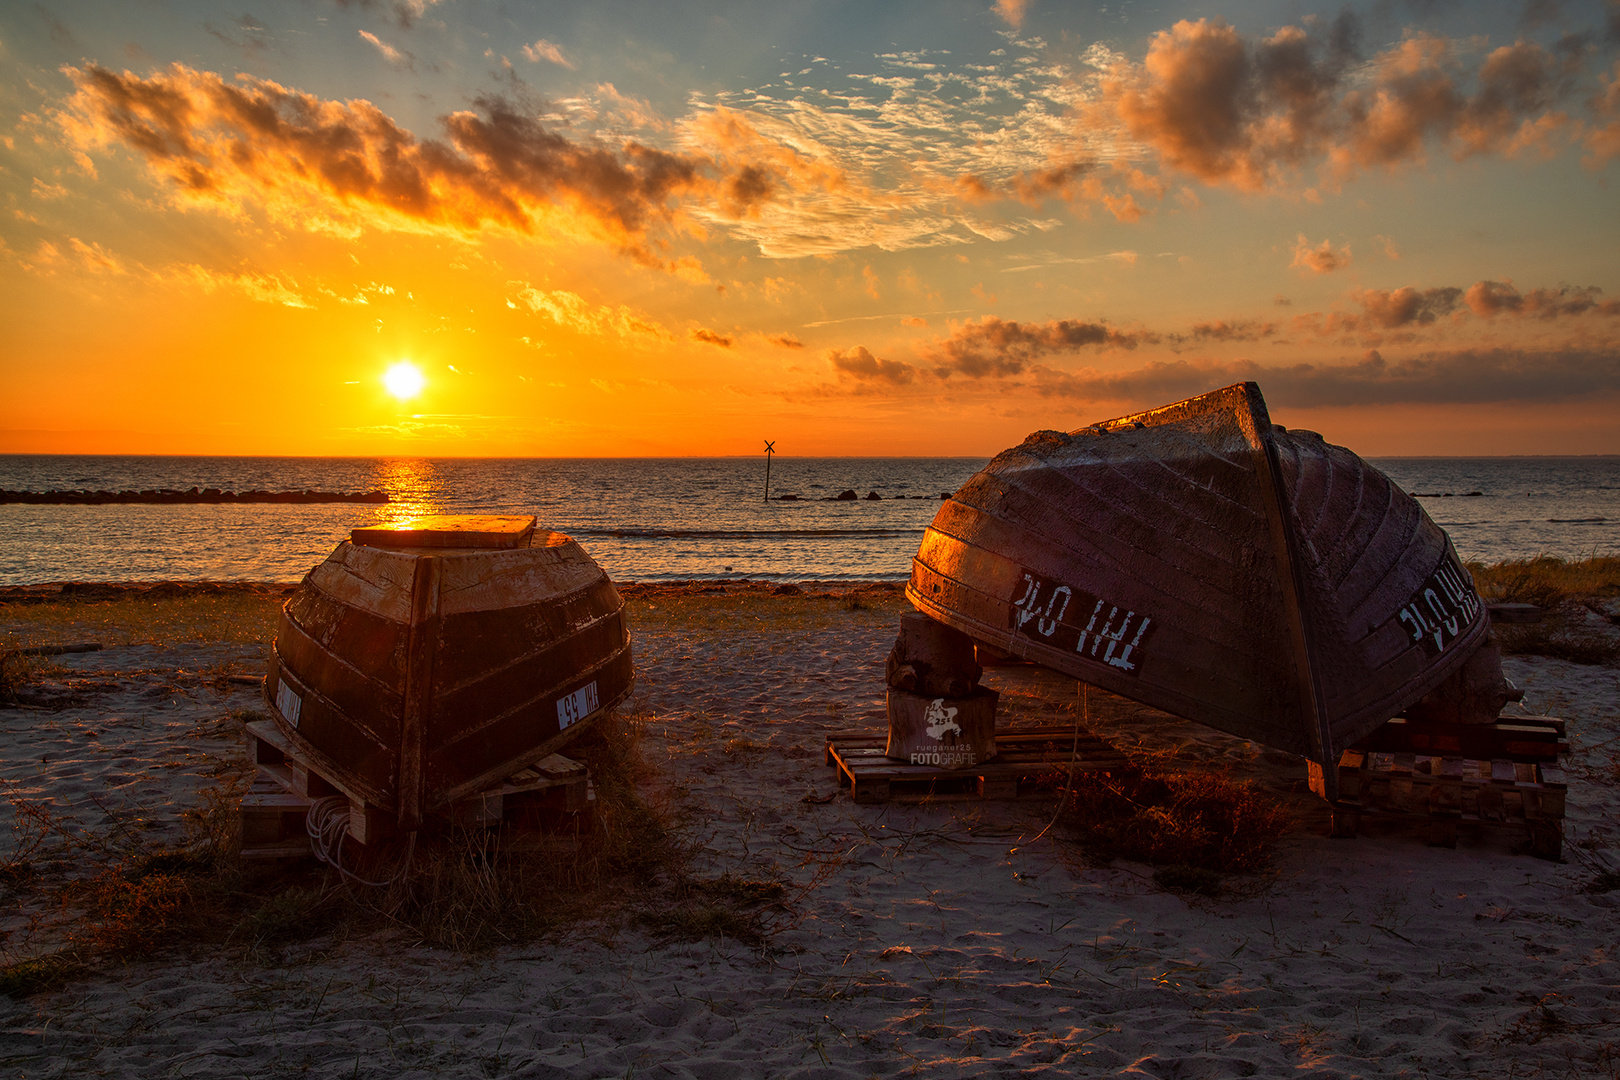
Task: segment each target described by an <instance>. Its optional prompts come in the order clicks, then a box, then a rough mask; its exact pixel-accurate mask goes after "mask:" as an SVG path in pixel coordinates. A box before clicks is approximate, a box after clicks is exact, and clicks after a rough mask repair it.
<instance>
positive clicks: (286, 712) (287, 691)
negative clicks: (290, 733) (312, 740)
mask: <svg viewBox="0 0 1620 1080" xmlns="http://www.w3.org/2000/svg"><path fill="white" fill-rule="evenodd" d="M276 708H277V709H279V710H281V715H282V716H284V717H286V718H287V723H289V724H291V725H292V726H293V727H297V726H298V714H299V713H301V712H303V711H304V699H303V698H301V697H299V696H298V693H297V691H295V690H294V689H293V688H292V687H290V686H288V685H287V684H286V683H284V682H283V683H278V684H277V685H276Z"/></svg>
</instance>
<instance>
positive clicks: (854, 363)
mask: <svg viewBox="0 0 1620 1080" xmlns="http://www.w3.org/2000/svg"><path fill="white" fill-rule="evenodd" d="M827 362H828V363H829V364H831V365H832V367H833V370H834V371H835V372H837V373H838V376H839V378H848V379H854V380H856V381H858V382H865V383H887V384H889V385H891V386H904V385H905V384H907V383H909V382H911V381H912V380H913V379H915V378H916V377H917V369H916V368H915V367H912V366H911V365H910V364H906V363H902V362H901V361H899V360H883V359H880V358H878V357H876V356H873V355H872V354H871V352H870V351H868V350H867V348H866V346H864V345H856V346H855V347H854V348H850V349H845V350H843V351H842V352H839V351H838V350H836V349H828V350H827Z"/></svg>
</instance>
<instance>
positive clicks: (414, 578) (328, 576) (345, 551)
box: [265, 532, 634, 829]
mask: <svg viewBox="0 0 1620 1080" xmlns="http://www.w3.org/2000/svg"><path fill="white" fill-rule="evenodd" d="M385 541H386V538H385V539H384V541H380V542H385ZM521 543H522V546H515V547H506V548H503V549H489V548H473V547H467V548H457V547H440V546H436V545H432V544H429V545H427V546H400V547H387V546H369V545H368V544H361V543H352V542H345V543H343V544H340V545H339V546H338V548H337V550H336V551H334V552H333V553H332V555H331V556H330V557H329V558H328V559H327V560H326V561H325V562H323V563H321V564H320V565H319V566H317V567H315V568H314V569H313V570H312V571H310V573H309V574H308V575H307V576H306V577H305V579H304V582H303V584H302V585H301V586H300V587H299V590H298V592H297V593H296V594H295V595H294V596H293V597H292V599H291V600H289V601H288V602H287V604H286V605H285V607H284V608H283V609H282V614H281V620H280V623H279V626H278V629H277V634H276V641H275V644H274V647H273V649H272V652H271V660H270V670H269V676H268V678H267V679H266V683H265V696H266V699H267V700H268V701H269V702H270V704H271V705H272V715H273V717H274V719H275V722H276V724H277V726H278V727H279V728H280V729H281V731H282V732H283V734H284V735H286V737H287V738H288V739H289V740H291V742H292V744H293V745H294V747H295V749H296V751H297V753H298V754H300V755H302V756H303V757H304V758H305V759H306V760H307V762H308V764H309V765H310V766H311V767H312V768H314V769H315V770H316V771H317V772H319V773H320V774H321V775H322V776H324V777H326V778H327V779H328V780H330V781H331V782H332V783H334V784H336V785H338V786H339V787H340V788H341V789H343V790H345V791H348V792H350V793H351V794H354V795H356V796H358V797H361V798H363V799H364V800H366V801H367V802H368V803H370V804H372V805H375V806H378V807H381V808H384V809H387V810H393V811H395V812H396V813H397V814H398V818H399V823H400V826H401V827H402V828H407V829H409V828H415V827H416V826H417V825H419V824H420V822H421V818H422V815H423V814H424V813H428V812H432V811H435V810H441V809H443V808H445V807H447V806H448V805H450V804H451V803H454V802H456V801H458V800H460V799H462V798H465V797H467V796H468V795H471V794H473V793H475V792H478V791H481V790H483V789H484V788H487V787H489V786H491V785H492V784H494V783H496V782H498V781H500V780H501V779H503V778H505V777H506V776H509V775H510V774H511V773H513V772H515V771H517V770H519V769H521V768H523V767H524V766H525V765H528V764H531V763H533V762H535V761H538V760H540V759H541V758H544V757H545V756H547V755H548V754H551V753H555V752H556V751H557V750H558V749H560V748H561V747H562V746H564V745H566V744H567V743H568V742H570V741H571V740H573V739H574V738H576V737H577V736H578V735H579V734H580V733H581V732H583V731H585V730H587V729H588V728H589V727H590V726H591V725H592V724H593V723H594V722H595V721H596V720H597V719H599V718H600V717H601V716H602V715H604V714H605V713H606V712H607V711H608V710H610V709H611V708H612V707H613V706H614V705H616V704H618V703H619V702H620V701H622V700H623V699H624V697H625V696H626V695H627V694H629V692H630V690H631V687H632V685H633V682H634V668H633V665H632V663H631V653H630V636H629V633H628V631H627V629H626V627H625V622H624V615H623V602H622V601H621V600H620V599H619V595H618V592H617V590H615V589H614V587H613V583H612V582H611V581H609V580H608V578H607V575H606V574H604V573H603V572H602V570H601V568H600V567H598V566H597V565H596V563H595V562H594V561H592V560H591V558H590V557H589V556H588V555H586V554H585V552H584V551H583V550H581V549H580V547H579V545H578V544H576V543H575V542H574V541H573V540H571V539H569V538H568V537H566V536H562V535H561V534H558V533H546V532H538V533H534V534H533V535H532V536H527V535H525V536H523V537H522V538H521Z"/></svg>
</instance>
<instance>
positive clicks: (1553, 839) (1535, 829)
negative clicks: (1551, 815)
mask: <svg viewBox="0 0 1620 1080" xmlns="http://www.w3.org/2000/svg"><path fill="white" fill-rule="evenodd" d="M1530 852H1531V854H1533V855H1535V856H1537V857H1538V858H1542V859H1551V860H1552V861H1553V862H1559V861H1560V860H1562V859H1563V857H1564V822H1563V819H1562V818H1559V819H1557V820H1550V819H1548V820H1537V821H1532V822H1530Z"/></svg>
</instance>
